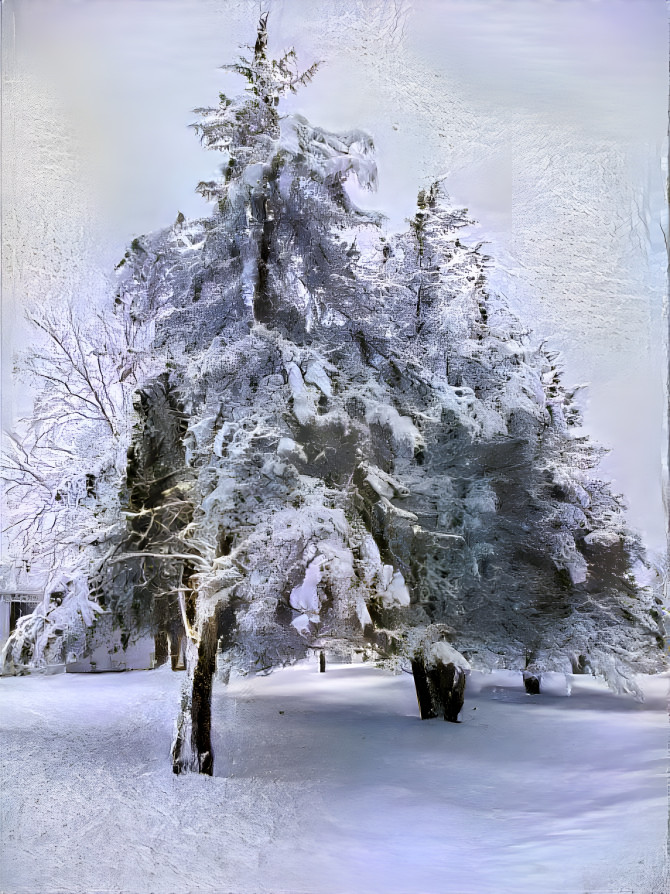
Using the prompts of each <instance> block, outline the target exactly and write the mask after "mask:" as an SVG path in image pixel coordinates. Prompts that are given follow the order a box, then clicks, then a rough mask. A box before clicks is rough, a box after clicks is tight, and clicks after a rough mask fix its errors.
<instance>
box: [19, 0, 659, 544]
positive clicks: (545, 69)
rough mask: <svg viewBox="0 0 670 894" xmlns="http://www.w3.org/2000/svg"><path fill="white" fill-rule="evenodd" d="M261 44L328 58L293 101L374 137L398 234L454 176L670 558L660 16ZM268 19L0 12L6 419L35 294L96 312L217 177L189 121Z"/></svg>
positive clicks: (51, 6) (333, 11)
mask: <svg viewBox="0 0 670 894" xmlns="http://www.w3.org/2000/svg"><path fill="white" fill-rule="evenodd" d="M263 5H264V8H269V9H270V11H271V12H270V45H271V48H274V49H275V50H281V49H283V48H286V47H288V46H291V45H295V47H296V49H297V51H298V54H299V58H300V60H301V61H302V63H303V64H304V65H308V64H310V63H311V62H312V61H313V60H314V59H322V60H323V66H322V69H321V71H320V73H319V74H318V75H317V77H316V79H315V81H314V82H313V84H312V85H310V86H309V87H307V88H306V89H304V90H303V91H302V92H301V93H300V94H299V95H298V96H297V97H295V99H293V100H292V101H291V108H293V109H295V110H299V111H301V112H302V113H303V114H305V115H306V116H307V117H308V118H310V119H311V120H312V121H314V122H315V123H318V124H321V125H322V126H325V127H330V128H333V129H341V128H349V127H360V128H362V129H365V130H368V131H369V132H370V133H371V134H372V136H373V137H374V139H375V143H376V145H377V148H378V165H379V176H380V189H379V191H378V193H377V194H376V195H373V196H367V197H365V201H366V203H367V204H369V205H370V206H372V207H376V208H378V209H379V210H381V211H384V212H385V213H386V214H387V215H388V216H389V227H391V228H395V229H397V228H400V227H402V226H403V222H404V220H405V218H406V217H409V216H410V215H411V214H412V213H413V207H414V200H415V197H416V193H417V192H418V189H419V188H420V187H422V186H426V185H427V184H429V183H430V182H431V180H432V179H434V178H436V177H438V176H442V175H445V174H446V175H447V179H446V185H447V188H448V189H449V190H450V192H451V194H452V196H453V197H454V199H456V200H457V201H459V202H462V203H463V204H465V205H467V206H468V207H469V209H470V211H471V213H472V214H473V216H475V217H477V218H478V220H479V221H480V225H479V230H478V232H477V233H476V234H474V236H473V238H476V239H477V240H479V239H482V238H484V239H487V240H488V241H489V242H490V243H491V244H490V246H489V251H490V253H491V254H492V255H493V257H494V260H496V261H497V267H496V268H495V269H494V270H493V271H492V274H491V275H492V280H493V284H494V286H495V287H496V288H498V289H499V290H500V291H502V292H503V293H504V294H505V295H506V296H507V297H508V299H509V301H510V303H511V304H512V306H513V307H514V308H515V310H516V311H517V313H518V314H519V315H520V316H521V317H522V319H523V320H524V322H526V323H527V324H528V325H529V326H530V327H531V328H533V329H534V330H535V331H536V332H537V334H538V338H540V337H541V338H547V339H548V340H549V343H550V344H551V345H552V347H555V348H558V349H559V350H561V351H562V352H563V355H564V360H565V370H566V376H565V380H566V382H567V383H577V382H580V383H581V382H588V383H590V388H589V390H588V392H586V395H587V396H586V397H585V407H586V418H587V424H588V429H589V431H591V432H593V434H594V435H595V436H596V437H597V438H598V440H600V441H601V442H602V443H603V444H605V445H607V446H609V447H611V448H612V451H611V453H610V455H609V457H608V458H607V460H606V462H605V465H604V472H605V473H606V474H607V476H608V477H613V478H614V479H615V489H616V490H619V491H622V492H624V493H625V494H626V497H627V499H628V502H629V504H630V520H631V522H632V523H633V525H634V526H635V527H636V528H638V529H639V530H641V532H642V533H643V535H644V537H645V540H646V542H647V543H648V544H649V546H651V547H652V548H653V549H656V550H660V549H662V548H663V544H664V540H665V520H664V511H663V506H662V500H661V490H662V470H661V461H662V457H663V453H664V449H663V444H664V424H665V423H664V420H665V415H666V414H665V400H664V369H665V360H664V357H665V353H664V352H665V343H664V339H665V332H666V331H667V321H666V320H665V318H664V316H663V302H664V299H665V295H666V265H667V257H666V252H665V245H664V241H663V232H662V230H661V227H662V226H664V227H665V228H666V230H667V219H666V208H665V199H664V177H665V169H664V167H663V165H664V164H665V158H666V157H667V147H666V143H665V134H666V130H667V93H668V88H667V61H668V60H667V20H666V10H665V3H664V2H663V0H636V2H631V0H546V2H542V0H461V2H455V0H415V2H405V0H330V2H326V0H309V2H307V0H272V2H268V3H266V4H263ZM258 11H259V3H258V0H5V3H3V4H2V15H3V21H2V26H3V66H4V97H3V144H4V148H3V156H2V169H3V170H2V173H3V195H2V201H3V224H4V239H3V243H4V246H3V247H4V251H5V254H4V265H3V296H2V297H3V306H2V311H3V406H2V411H3V417H2V418H3V422H4V424H5V425H10V424H11V418H12V413H13V412H14V408H15V407H16V406H17V403H20V394H19V393H18V392H17V391H16V390H12V388H11V386H10V382H9V373H10V371H11V355H12V353H13V351H14V350H15V349H16V348H17V347H18V346H20V345H21V343H22V341H23V340H24V339H25V337H26V336H25V332H24V330H23V329H22V327H21V325H20V323H18V322H17V321H18V318H19V308H20V304H21V301H22V300H23V299H24V298H25V297H26V296H38V297H39V296H45V297H48V296H51V297H53V298H57V297H58V296H67V295H74V296H75V297H77V298H78V299H79V300H81V301H82V302H84V303H88V302H90V301H100V300H102V298H103V297H104V296H105V295H106V294H108V290H109V288H110V285H109V274H110V271H111V269H112V267H113V266H114V264H115V262H116V261H117V260H118V259H119V258H120V257H121V255H122V254H123V251H124V250H125V246H126V245H127V243H128V242H129V241H130V240H131V239H132V238H133V237H134V236H136V235H139V234H141V233H143V232H147V231H150V230H153V229H156V228H159V227H163V226H165V225H167V224H169V223H170V222H171V221H172V220H174V218H175V217H176V214H177V211H178V210H181V211H182V212H184V213H185V214H187V215H201V214H203V213H206V211H207V208H206V206H205V205H204V203H203V201H202V200H201V199H200V198H199V197H198V196H197V195H196V194H195V193H194V187H195V184H196V183H197V182H198V181H199V180H201V179H203V178H209V177H210V176H211V175H212V173H213V170H214V168H215V166H216V164H217V158H216V157H215V155H214V154H213V153H205V152H203V151H202V150H201V149H200V148H199V146H198V142H197V139H196V138H195V135H194V134H193V132H192V131H190V130H188V128H187V125H188V124H189V123H190V122H191V121H193V120H194V116H193V114H192V113H191V111H190V110H191V109H193V108H194V107H196V106H199V105H208V104H212V103H215V102H216V99H217V94H218V91H219V90H221V89H223V90H226V91H228V92H230V93H234V92H236V91H237V90H238V89H239V87H240V85H239V84H238V83H237V82H236V81H235V79H234V78H232V77H231V76H229V75H225V74H224V73H222V72H220V71H219V70H218V69H217V66H219V65H221V64H222V63H224V62H228V61H231V60H232V59H233V58H234V57H235V55H236V54H237V52H238V49H237V47H238V45H239V44H240V43H244V42H253V39H254V34H255V22H256V19H257V15H258Z"/></svg>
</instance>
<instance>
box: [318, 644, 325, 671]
mask: <svg viewBox="0 0 670 894" xmlns="http://www.w3.org/2000/svg"><path fill="white" fill-rule="evenodd" d="M319 672H320V673H322V674H325V672H326V653H325V652H324V651H323V649H322V650H321V651H320V652H319Z"/></svg>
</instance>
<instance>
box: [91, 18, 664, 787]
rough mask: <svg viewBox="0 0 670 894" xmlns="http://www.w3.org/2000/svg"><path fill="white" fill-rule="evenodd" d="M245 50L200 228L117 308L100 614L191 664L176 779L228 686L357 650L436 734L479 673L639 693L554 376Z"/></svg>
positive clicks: (133, 281) (164, 254)
mask: <svg viewBox="0 0 670 894" xmlns="http://www.w3.org/2000/svg"><path fill="white" fill-rule="evenodd" d="M249 50H250V53H249V56H248V58H246V57H245V58H242V59H240V61H239V62H238V63H236V64H235V65H233V66H228V68H232V69H233V70H234V71H236V72H238V73H239V74H241V75H242V76H243V77H244V78H245V80H246V82H247V86H246V92H245V94H244V96H243V97H242V98H239V99H236V100H231V99H229V98H228V97H227V96H225V95H223V94H221V95H220V101H219V104H218V106H216V107H214V108H207V109H200V110H198V112H199V115H200V121H199V123H198V124H196V125H195V129H196V132H197V133H198V134H199V136H200V138H201V140H202V142H203V144H204V145H205V146H207V147H208V148H211V149H214V150H217V151H219V152H221V153H222V156H223V160H222V165H221V173H220V176H219V177H218V178H217V179H215V180H212V181H210V182H207V183H201V184H200V185H199V187H198V188H199V190H200V192H201V193H202V194H203V195H205V196H206V197H207V198H209V199H210V200H211V201H212V202H213V204H214V208H213V213H212V215H211V216H210V217H207V218H205V219H202V220H196V221H186V220H184V218H183V216H182V215H179V216H178V218H177V220H176V222H175V224H174V225H173V226H171V227H169V228H168V229H167V230H165V231H163V232H161V233H157V234H154V235H151V236H148V237H145V238H142V239H140V240H135V242H134V243H133V247H132V250H131V251H129V253H128V254H127V257H126V258H125V259H124V262H123V270H122V272H123V275H124V279H123V282H122V286H121V289H120V291H119V297H118V298H117V301H119V302H120V303H121V305H122V307H123V308H124V310H125V312H126V313H127V314H129V316H130V318H131V319H133V320H135V321H137V322H138V325H139V324H140V323H142V325H144V326H145V327H146V326H147V325H149V323H148V321H151V334H152V339H153V340H152V344H151V348H150V351H149V355H150V357H149V359H148V360H147V361H146V365H145V369H147V370H149V369H153V370H155V372H153V373H151V374H150V373H149V372H147V373H145V375H144V378H143V381H142V384H141V387H139V388H138V389H137V390H135V392H134V396H133V398H132V400H133V406H134V409H133V415H132V419H133V420H134V428H133V432H132V437H131V439H130V445H129V449H128V452H127V464H126V467H125V483H124V487H123V489H122V491H121V494H120V496H118V497H117V499H118V502H119V505H120V506H121V507H122V509H123V512H124V516H125V529H124V533H123V534H122V535H121V536H120V538H119V540H118V542H117V543H116V546H115V551H114V554H113V555H112V556H109V557H107V560H106V562H105V568H104V571H103V581H104V584H103V586H102V588H101V590H100V591H99V593H100V601H101V602H104V606H105V608H106V610H107V612H108V613H109V614H110V615H111V616H112V617H113V619H114V620H115V622H116V623H117V624H120V625H121V626H122V627H123V629H124V630H125V631H126V635H127V636H132V635H135V634H137V633H138V632H146V631H149V632H151V633H153V634H154V635H155V636H156V643H157V647H156V652H157V657H159V658H163V659H167V655H168V652H171V653H172V656H173V661H174V660H175V656H176V655H177V654H178V653H179V652H180V650H181V649H184V651H185V655H186V665H187V670H188V675H187V681H186V684H185V688H184V692H183V698H182V706H181V712H180V715H179V719H178V724H177V734H176V738H175V744H174V751H173V757H174V767H175V771H176V772H181V771H182V770H184V769H191V770H199V771H201V772H205V773H211V772H212V767H213V754H212V748H211V740H210V721H211V718H210V703H211V698H210V697H211V681H212V676H213V674H214V672H215V669H216V666H217V664H218V665H219V667H223V668H224V672H225V668H230V667H231V666H235V667H237V668H238V669H240V670H253V671H267V670H270V669H271V668H273V667H276V666H278V665H281V664H285V663H288V662H291V661H295V660H296V659H298V658H300V657H302V656H304V655H306V654H308V652H310V650H318V651H321V652H323V651H324V650H329V651H331V652H340V653H342V652H351V651H352V650H354V649H361V650H366V651H367V653H368V654H370V653H372V654H374V655H375V656H376V657H377V658H378V659H380V660H382V661H384V662H385V663H387V664H389V665H391V666H394V665H395V666H399V665H401V664H405V665H408V666H409V665H410V664H411V666H412V667H413V668H414V672H415V680H416V682H417V694H418V695H419V700H420V703H421V712H422V716H434V715H435V713H437V711H438V710H439V711H442V710H444V716H445V717H448V719H456V716H457V715H458V710H459V709H460V704H461V703H462V695H463V688H464V685H465V677H466V674H467V671H468V669H469V668H470V667H475V668H505V667H506V668H514V669H518V670H523V671H524V672H525V674H526V677H527V679H528V681H529V689H532V688H533V686H535V684H536V683H537V685H539V680H540V677H541V674H542V672H543V671H546V670H558V671H564V672H567V673H570V672H592V673H597V674H601V675H603V676H605V677H606V679H607V680H608V681H609V682H610V684H611V685H613V686H614V687H616V688H618V689H620V690H625V691H632V692H635V691H636V687H635V683H634V680H633V675H634V674H635V673H639V672H655V671H658V670H659V669H661V668H663V667H664V666H665V663H664V662H665V658H664V652H663V639H662V635H661V632H660V629H659V621H660V615H659V609H658V607H657V604H660V600H659V599H658V598H657V597H656V596H655V595H654V593H653V591H652V589H651V588H649V587H646V586H643V585H642V584H641V583H640V581H641V580H642V579H643V577H644V574H645V573H646V570H648V568H647V566H646V562H645V557H644V552H643V549H642V546H641V544H640V543H639V541H638V540H637V539H636V538H635V537H634V536H633V535H632V534H631V533H630V531H629V530H628V529H627V527H626V525H625V521H624V517H623V512H622V506H621V503H620V501H619V499H618V498H617V497H615V496H613V495H612V493H611V492H610V489H609V487H608V485H607V484H606V483H604V482H602V481H600V480H599V479H598V478H597V473H596V471H595V470H596V467H597V463H598V460H599V456H600V453H599V451H598V449H597V448H595V447H594V446H593V445H592V444H591V443H590V442H589V441H588V439H587V438H586V437H584V436H583V435H582V434H580V427H579V426H580V419H579V412H578V410H577V407H576V406H575V403H574V400H573V397H574V393H573V392H569V391H566V389H565V388H564V387H563V385H562V384H561V378H560V371H559V367H558V364H557V358H556V357H555V356H554V355H552V354H550V353H549V352H548V351H546V350H545V349H544V348H543V347H541V346H537V345H536V344H535V343H534V342H533V341H532V339H531V338H530V336H529V334H528V332H527V331H526V330H525V329H524V328H523V326H522V325H521V324H520V322H519V321H518V320H517V319H516V318H515V317H514V316H513V315H512V314H511V313H510V312H509V310H508V309H507V308H506V307H505V304H504V302H503V301H502V300H501V299H500V298H499V297H498V296H496V295H494V294H491V293H489V291H488V290H487V285H486V276H485V268H486V264H487V261H488V259H487V258H486V257H485V256H484V255H482V254H481V253H480V251H479V250H478V248H471V247H468V246H467V245H466V244H465V243H464V242H462V241H461V239H462V238H464V236H463V234H464V232H465V228H466V227H467V225H468V223H469V221H468V220H467V218H466V216H465V214H464V212H463V211H462V210H460V209H457V208H454V207H452V206H451V205H450V204H449V200H448V197H447V196H446V195H445V194H444V193H443V191H442V190H441V188H440V185H439V184H435V185H434V186H433V187H432V188H431V189H430V190H428V191H422V192H421V193H420V194H419V199H418V208H417V212H416V215H415V217H414V219H413V220H412V221H411V226H410V228H409V230H408V231H407V232H406V233H404V234H401V235H397V236H388V237H387V236H385V235H384V233H383V230H382V227H381V222H382V218H381V216H380V215H377V214H372V213H369V212H363V211H361V210H359V209H358V208H356V207H355V206H354V205H353V204H352V202H351V200H350V199H349V196H348V193H347V190H346V181H347V179H348V178H350V177H355V178H357V180H358V182H359V183H360V184H361V185H362V186H364V187H367V188H373V187H374V185H375V182H376V168H375V163H374V159H373V146H372V140H371V138H370V137H369V136H368V135H367V134H365V133H362V132H360V131H351V132H348V133H344V134H333V133H330V132H328V131H325V130H323V129H321V128H318V127H314V126H312V125H311V124H309V122H308V121H306V120H305V119H304V118H303V117H301V116H299V115H285V116H282V115H281V114H280V102H281V97H282V96H283V95H285V94H286V93H287V92H289V91H295V90H296V89H297V88H298V87H299V86H301V85H303V84H305V83H307V82H308V81H309V80H311V78H312V76H313V75H314V73H315V71H316V66H315V65H314V66H312V67H311V68H310V69H308V70H307V71H306V72H304V73H300V72H299V71H298V69H297V68H296V67H295V58H294V53H293V51H290V52H289V53H287V54H285V55H284V56H283V57H282V58H281V59H279V60H275V59H270V58H269V56H268V53H267V32H266V17H263V18H262V19H261V21H260V25H259V29H258V36H257V41H256V44H255V46H254V47H250V48H249ZM159 369H160V371H158V370H159ZM125 418H131V416H130V415H129V414H128V415H127V416H126V417H125ZM182 639H183V643H182ZM422 698H423V703H422ZM424 709H425V714H424Z"/></svg>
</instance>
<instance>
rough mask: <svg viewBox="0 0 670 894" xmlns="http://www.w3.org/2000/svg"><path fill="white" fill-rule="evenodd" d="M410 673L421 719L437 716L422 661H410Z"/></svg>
mask: <svg viewBox="0 0 670 894" xmlns="http://www.w3.org/2000/svg"><path fill="white" fill-rule="evenodd" d="M412 675H413V676H414V686H415V688H416V699H417V701H418V702H419V715H420V717H421V719H422V720H430V719H431V717H437V711H435V709H434V708H433V698H432V695H431V691H430V686H429V684H428V675H427V673H426V668H425V666H424V663H423V661H417V660H415V661H412Z"/></svg>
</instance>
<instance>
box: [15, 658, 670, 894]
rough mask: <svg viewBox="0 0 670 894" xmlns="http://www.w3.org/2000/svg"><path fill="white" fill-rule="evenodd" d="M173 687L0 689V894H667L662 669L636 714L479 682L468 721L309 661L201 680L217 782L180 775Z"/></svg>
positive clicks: (359, 674)
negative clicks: (437, 716)
mask: <svg viewBox="0 0 670 894" xmlns="http://www.w3.org/2000/svg"><path fill="white" fill-rule="evenodd" d="M182 679H183V674H181V673H172V672H171V671H169V670H168V669H165V668H161V669H159V670H155V671H142V672H140V671H138V672H132V673H125V674H123V673H120V674H100V675H88V674H87V675H70V674H68V675H59V676H31V677H22V678H3V679H0V712H1V717H2V746H1V755H2V779H1V781H0V784H1V791H2V813H1V830H0V835H1V842H2V857H1V859H0V890H2V891H3V892H6V894H19V892H22V894H54V892H64V894H65V892H67V894H79V892H82V894H83V892H86V894H96V892H123V894H135V892H138V894H139V892H153V894H170V892H180V894H189V892H195V891H213V892H221V894H223V892H236V894H251V892H273V894H275V892H290V894H302V892H305V894H306V892H309V894H322V892H323V894H331V892H346V894H368V892H369V894H373V892H380V894H381V892H384V894H395V892H407V894H421V892H436V894H489V892H490V894H516V892H524V894H526V892H527V894H549V892H552V894H553V892H561V894H595V892H634V894H662V892H664V891H665V890H666V887H665V884H667V880H666V882H665V883H664V880H663V879H664V869H666V868H667V865H666V858H665V855H666V832H667V819H668V778H667V758H668V715H667V703H668V682H669V680H668V677H667V676H665V677H658V678H654V679H646V680H644V681H643V683H644V688H645V691H646V692H647V700H646V702H645V704H644V705H640V704H637V703H636V702H634V701H632V700H631V699H628V698H620V697H617V696H615V695H613V694H611V693H609V692H608V691H607V690H605V689H604V688H603V687H601V686H600V685H599V684H597V683H595V682H594V681H593V680H591V679H588V678H575V679H574V681H573V691H572V696H571V697H570V698H566V697H564V696H562V695H561V694H560V690H561V686H560V684H559V683H557V685H556V687H555V694H553V695H552V694H546V695H541V696H539V697H537V696H536V697H533V696H527V695H526V694H525V693H524V692H523V690H522V689H521V687H520V684H519V681H518V679H517V678H516V677H514V675H511V674H504V673H499V674H495V675H492V676H487V677H485V676H483V675H477V674H474V675H473V677H472V678H471V681H470V693H469V696H468V698H467V701H466V705H465V708H464V710H463V713H462V715H461V716H462V723H461V724H460V725H454V724H449V723H444V722H442V721H440V720H431V721H424V722H421V721H420V720H419V719H418V715H417V707H416V699H415V695H414V688H413V684H412V680H411V677H409V676H408V675H405V674H402V675H400V676H393V675H390V674H388V673H386V672H383V671H380V670H378V669H376V668H374V667H372V666H370V665H360V664H358V665H349V666H341V665H340V666H335V665H333V666H330V667H329V669H328V671H327V673H326V674H319V673H318V672H317V669H316V664H313V663H310V664H303V665H300V666H297V667H294V668H289V669H286V670H282V671H279V672H277V673H275V674H273V675H272V676H270V677H257V678H249V677H247V678H236V679H234V680H233V681H232V682H231V684H230V686H229V687H228V688H227V689H226V688H225V687H224V686H223V685H221V684H217V686H216V688H215V706H214V716H215V721H214V723H215V734H214V742H215V749H216V764H215V773H216V775H215V777H214V778H213V779H212V778H206V777H200V776H181V777H176V776H174V775H173V774H172V772H171V767H170V760H169V749H170V742H171V737H172V729H173V723H174V718H175V715H176V709H177V705H178V700H179V691H180V686H181V681H182Z"/></svg>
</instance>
